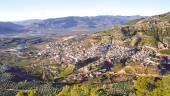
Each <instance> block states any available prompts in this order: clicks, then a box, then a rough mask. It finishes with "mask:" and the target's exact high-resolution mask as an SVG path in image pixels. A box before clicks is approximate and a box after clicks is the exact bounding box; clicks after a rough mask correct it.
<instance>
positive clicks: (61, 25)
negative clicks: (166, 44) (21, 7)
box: [0, 16, 143, 34]
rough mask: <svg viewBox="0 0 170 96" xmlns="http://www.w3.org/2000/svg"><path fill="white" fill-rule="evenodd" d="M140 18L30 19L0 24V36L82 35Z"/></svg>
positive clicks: (74, 17)
mask: <svg viewBox="0 0 170 96" xmlns="http://www.w3.org/2000/svg"><path fill="white" fill-rule="evenodd" d="M140 18H143V17H142V16H93V17H88V16H85V17H78V16H70V17H63V18H50V19H45V20H40V19H32V20H25V21H18V22H0V34H11V33H24V32H26V33H28V32H30V33H63V32H64V33H71V32H72V33H83V32H96V31H102V30H105V29H110V28H111V27H112V26H113V25H122V24H124V23H125V22H127V21H130V20H134V19H140Z"/></svg>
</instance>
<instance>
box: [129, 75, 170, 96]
mask: <svg viewBox="0 0 170 96" xmlns="http://www.w3.org/2000/svg"><path fill="white" fill-rule="evenodd" d="M169 81H170V75H168V76H165V77H162V78H161V77H138V79H137V80H136V81H135V82H134V89H135V93H131V94H130V96H135V94H136V95H137V96H169V95H170V82H169Z"/></svg>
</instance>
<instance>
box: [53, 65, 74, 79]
mask: <svg viewBox="0 0 170 96" xmlns="http://www.w3.org/2000/svg"><path fill="white" fill-rule="evenodd" d="M73 71H74V66H73V65H69V66H68V67H67V68H65V69H63V71H61V72H60V73H59V74H57V76H56V77H57V78H62V77H65V76H68V75H70V74H71V73H72V72H73Z"/></svg>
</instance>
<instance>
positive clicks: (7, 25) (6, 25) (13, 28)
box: [0, 22, 27, 34]
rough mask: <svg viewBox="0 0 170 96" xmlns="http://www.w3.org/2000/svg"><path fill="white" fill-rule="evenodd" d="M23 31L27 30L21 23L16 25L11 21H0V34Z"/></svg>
mask: <svg viewBox="0 0 170 96" xmlns="http://www.w3.org/2000/svg"><path fill="white" fill-rule="evenodd" d="M25 31H27V29H25V28H24V27H23V26H21V25H17V24H14V23H11V22H0V34H8V33H20V32H25Z"/></svg>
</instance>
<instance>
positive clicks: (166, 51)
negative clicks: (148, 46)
mask: <svg viewBox="0 0 170 96" xmlns="http://www.w3.org/2000/svg"><path fill="white" fill-rule="evenodd" d="M160 53H161V54H166V55H170V49H165V50H160Z"/></svg>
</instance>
